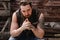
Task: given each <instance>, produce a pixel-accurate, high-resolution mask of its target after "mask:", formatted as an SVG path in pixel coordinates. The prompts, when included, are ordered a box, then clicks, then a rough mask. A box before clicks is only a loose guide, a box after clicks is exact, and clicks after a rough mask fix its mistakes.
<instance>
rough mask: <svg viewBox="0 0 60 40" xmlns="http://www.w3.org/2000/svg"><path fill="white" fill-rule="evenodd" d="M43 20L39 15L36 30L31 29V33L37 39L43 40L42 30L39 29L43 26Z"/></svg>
mask: <svg viewBox="0 0 60 40" xmlns="http://www.w3.org/2000/svg"><path fill="white" fill-rule="evenodd" d="M43 20H44V15H43V14H42V13H41V14H40V17H39V23H38V25H37V28H32V31H33V33H34V34H35V36H36V37H37V38H43V36H44V30H43V29H42V28H41V27H42V26H43V24H42V23H43Z"/></svg>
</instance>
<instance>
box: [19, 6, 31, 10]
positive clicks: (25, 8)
mask: <svg viewBox="0 0 60 40" xmlns="http://www.w3.org/2000/svg"><path fill="white" fill-rule="evenodd" d="M20 8H21V10H27V9H30V8H31V7H30V5H25V6H23V5H21V6H20Z"/></svg>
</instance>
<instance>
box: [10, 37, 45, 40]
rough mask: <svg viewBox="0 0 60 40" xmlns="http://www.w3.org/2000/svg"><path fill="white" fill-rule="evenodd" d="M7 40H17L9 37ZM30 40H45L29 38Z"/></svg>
mask: <svg viewBox="0 0 60 40" xmlns="http://www.w3.org/2000/svg"><path fill="white" fill-rule="evenodd" d="M9 40H17V39H16V38H13V37H10V38H9ZM31 40H45V39H38V38H31Z"/></svg>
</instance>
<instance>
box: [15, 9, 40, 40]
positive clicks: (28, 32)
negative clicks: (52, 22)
mask: <svg viewBox="0 0 60 40" xmlns="http://www.w3.org/2000/svg"><path fill="white" fill-rule="evenodd" d="M38 14H39V13H38V12H37V11H36V10H35V9H33V10H32V15H31V16H30V17H29V18H28V19H29V21H30V22H31V23H32V24H33V25H34V26H35V27H37V26H36V25H37V23H38V18H39V17H38ZM16 16H17V20H18V25H19V27H20V26H21V25H22V23H23V21H24V20H25V19H26V18H25V17H24V16H23V15H22V13H21V12H20V10H19V11H18V12H17V13H16ZM31 37H35V36H34V34H33V32H32V31H31V30H24V31H23V32H22V33H21V34H20V35H19V36H18V37H17V39H18V40H23V39H24V40H30V38H31Z"/></svg>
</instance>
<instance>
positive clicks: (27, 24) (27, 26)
mask: <svg viewBox="0 0 60 40" xmlns="http://www.w3.org/2000/svg"><path fill="white" fill-rule="evenodd" d="M21 27H22V28H23V29H24V30H26V29H27V30H32V29H34V28H35V27H34V26H33V25H32V24H31V22H30V21H29V20H28V18H27V19H25V21H24V22H23V24H22V26H21Z"/></svg>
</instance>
